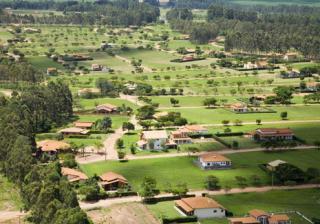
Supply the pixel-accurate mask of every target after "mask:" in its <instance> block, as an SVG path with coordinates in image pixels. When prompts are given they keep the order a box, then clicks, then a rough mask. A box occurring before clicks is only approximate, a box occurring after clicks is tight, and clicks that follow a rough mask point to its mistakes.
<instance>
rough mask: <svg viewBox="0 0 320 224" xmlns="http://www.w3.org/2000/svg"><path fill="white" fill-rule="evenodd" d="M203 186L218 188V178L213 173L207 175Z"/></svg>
mask: <svg viewBox="0 0 320 224" xmlns="http://www.w3.org/2000/svg"><path fill="white" fill-rule="evenodd" d="M205 188H206V189H208V190H210V191H213V190H218V189H220V185H219V178H218V177H216V176H213V175H209V176H207V177H206V179H205Z"/></svg>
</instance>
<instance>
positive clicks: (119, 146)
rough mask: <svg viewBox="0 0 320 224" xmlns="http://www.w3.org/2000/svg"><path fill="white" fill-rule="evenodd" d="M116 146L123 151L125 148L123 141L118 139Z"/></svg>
mask: <svg viewBox="0 0 320 224" xmlns="http://www.w3.org/2000/svg"><path fill="white" fill-rule="evenodd" d="M116 145H117V148H118V149H122V148H123V146H124V143H123V140H122V139H121V138H119V139H117V141H116Z"/></svg>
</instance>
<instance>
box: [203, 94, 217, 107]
mask: <svg viewBox="0 0 320 224" xmlns="http://www.w3.org/2000/svg"><path fill="white" fill-rule="evenodd" d="M216 104H217V99H216V98H213V97H212V98H206V99H205V100H204V101H203V105H204V106H206V107H208V108H210V107H212V106H215V105H216Z"/></svg>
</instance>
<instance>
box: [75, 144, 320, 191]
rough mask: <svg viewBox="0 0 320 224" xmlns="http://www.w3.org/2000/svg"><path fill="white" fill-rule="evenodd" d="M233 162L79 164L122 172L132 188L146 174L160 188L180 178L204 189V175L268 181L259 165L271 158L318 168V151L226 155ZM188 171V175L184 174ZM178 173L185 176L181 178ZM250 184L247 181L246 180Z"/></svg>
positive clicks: (226, 181)
mask: <svg viewBox="0 0 320 224" xmlns="http://www.w3.org/2000/svg"><path fill="white" fill-rule="evenodd" d="M228 157H229V158H230V159H231V160H232V162H233V169H230V170H212V171H203V170H201V169H200V168H198V167H197V166H195V165H194V163H193V160H194V159H195V158H194V157H176V158H159V159H148V160H145V159H143V160H132V161H129V162H125V163H119V162H99V163H94V164H86V165H82V166H81V168H82V170H83V171H84V172H86V173H87V174H88V175H90V176H92V175H94V174H98V175H100V174H102V173H104V172H107V171H114V172H118V173H120V174H122V175H124V176H125V177H126V178H127V179H128V180H129V182H130V184H132V186H133V188H134V189H135V190H138V189H139V186H140V184H141V182H142V180H143V178H144V177H145V176H152V177H155V178H156V180H157V182H158V186H159V188H160V189H164V188H165V187H166V185H167V184H168V183H171V184H172V185H174V184H177V183H179V182H185V183H187V185H188V187H189V188H190V189H203V185H204V180H205V177H206V176H207V175H210V174H212V175H215V176H217V177H218V178H219V179H220V182H221V186H223V187H224V186H231V187H237V186H238V185H237V183H236V181H235V179H234V178H235V176H244V177H246V178H248V180H249V179H250V176H251V175H254V174H256V175H258V176H259V177H260V178H261V181H262V183H263V184H270V177H269V176H268V175H267V174H266V173H265V172H264V171H262V170H261V169H260V168H259V167H258V165H259V164H262V163H267V162H270V161H272V160H276V159H282V160H285V161H287V162H289V163H292V164H295V165H297V166H299V167H301V168H302V169H307V168H309V167H318V168H320V165H319V163H318V162H317V160H318V159H317V158H320V153H319V151H316V150H307V151H290V152H283V153H265V152H252V153H236V154H231V155H228ZM186 174H187V175H186ZM181 177H184V178H183V179H181ZM248 184H250V181H248Z"/></svg>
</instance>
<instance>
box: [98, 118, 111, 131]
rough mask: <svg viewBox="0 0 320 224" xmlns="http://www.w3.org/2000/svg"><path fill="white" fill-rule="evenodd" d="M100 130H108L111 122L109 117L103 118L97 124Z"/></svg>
mask: <svg viewBox="0 0 320 224" xmlns="http://www.w3.org/2000/svg"><path fill="white" fill-rule="evenodd" d="M97 124H98V127H99V129H100V130H108V129H109V128H111V126H112V120H111V118H110V117H104V118H103V119H102V120H100V121H98V122H97Z"/></svg>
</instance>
